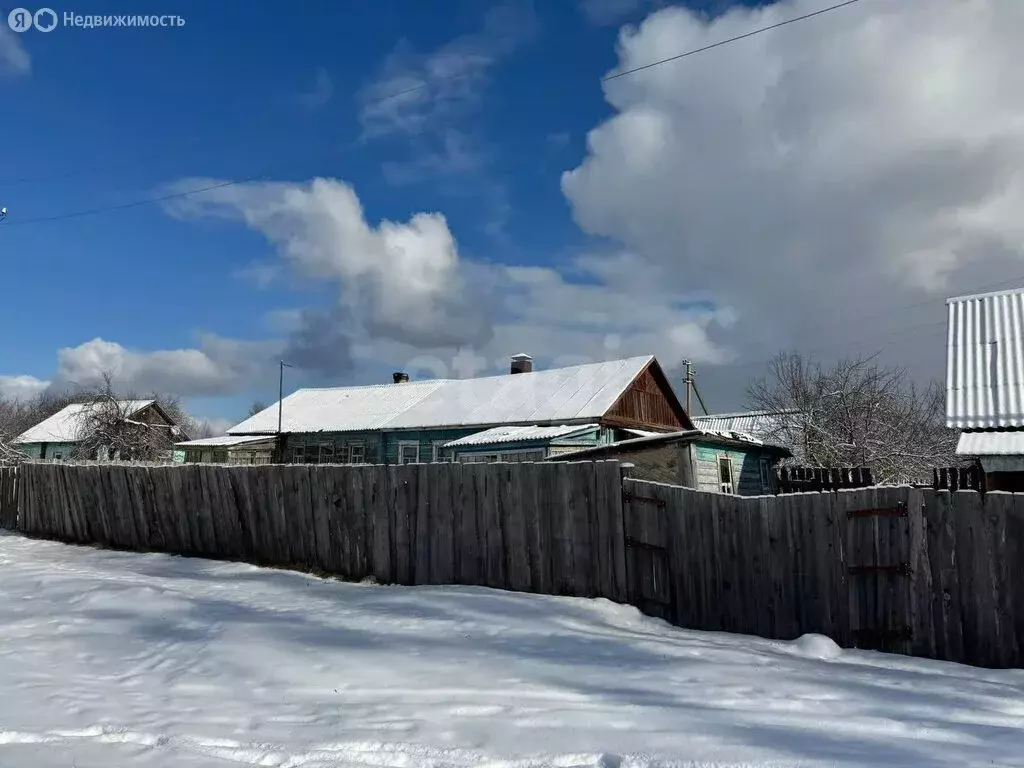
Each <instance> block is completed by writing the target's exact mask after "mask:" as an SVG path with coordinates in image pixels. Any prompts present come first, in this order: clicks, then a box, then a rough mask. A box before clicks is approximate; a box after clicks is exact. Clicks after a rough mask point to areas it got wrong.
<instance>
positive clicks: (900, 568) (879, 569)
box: [846, 563, 914, 576]
mask: <svg viewBox="0 0 1024 768" xmlns="http://www.w3.org/2000/svg"><path fill="white" fill-rule="evenodd" d="M846 570H847V572H848V573H850V574H851V575H853V576H858V575H860V574H863V573H892V574H894V575H896V576H910V575H911V574H912V573H913V572H914V569H913V568H911V567H910V563H899V564H898V565H851V566H850V567H849V568H847V569H846Z"/></svg>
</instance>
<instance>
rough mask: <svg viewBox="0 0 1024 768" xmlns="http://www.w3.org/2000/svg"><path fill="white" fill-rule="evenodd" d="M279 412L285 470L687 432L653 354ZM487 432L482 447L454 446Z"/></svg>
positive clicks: (323, 398) (268, 431)
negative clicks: (308, 465) (288, 465)
mask: <svg viewBox="0 0 1024 768" xmlns="http://www.w3.org/2000/svg"><path fill="white" fill-rule="evenodd" d="M280 406H281V409H280V416H281V430H280V435H279V436H278V440H279V445H278V458H279V460H282V461H285V462H289V463H313V464H316V463H342V464H345V463H352V464H358V463H373V464H409V463H427V462H436V461H451V460H453V459H458V460H460V461H476V460H482V461H492V460H493V461H498V460H501V461H506V460H516V459H515V458H514V457H516V456H520V455H523V454H524V453H525V454H526V455H529V456H531V458H534V459H536V458H546V457H547V456H548V455H551V454H552V453H556V452H558V451H564V450H570V449H572V450H576V449H579V448H581V447H588V446H594V445H601V444H604V443H611V442H614V441H616V440H621V439H625V438H629V437H637V436H644V435H650V434H655V433H664V432H674V431H678V430H680V429H692V428H693V424H692V423H691V421H690V418H689V416H688V415H687V414H686V412H685V411H684V409H683V407H682V405H681V404H680V402H679V399H678V398H677V397H676V395H675V392H674V391H673V389H672V386H671V385H670V383H669V381H668V378H667V377H666V375H665V373H664V371H663V370H662V368H661V366H660V365H659V364H658V361H657V360H656V359H655V358H654V357H653V356H644V357H633V358H628V359H625V360H609V361H605V362H599V363H588V364H585V365H576V366H570V367H565V368H553V369H548V370H538V371H535V370H533V361H532V359H531V358H530V357H529V356H527V355H516V356H515V357H514V358H513V359H512V363H511V366H510V369H509V372H508V373H506V374H503V375H500V376H487V377H481V378H474V379H435V380H429V381H409V380H408V377H407V376H405V375H404V374H401V373H396V374H395V375H394V376H393V379H392V382H391V383H389V384H378V385H371V386H362V387H329V388H315V389H300V390H298V391H296V392H294V393H292V394H290V395H288V396H287V397H285V398H284V399H283V400H282V401H281V403H280ZM277 425H278V404H276V403H275V404H274V405H272V406H271V407H269V408H267V409H266V410H264V411H261V412H260V413H257V414H256V415H254V416H252V417H250V418H248V419H246V420H245V421H243V422H242V423H240V424H238V425H236V426H234V427H232V428H231V429H230V430H228V434H229V435H232V436H238V437H241V436H260V435H263V436H266V435H277ZM509 428H516V429H515V430H513V431H511V432H506V433H504V434H501V432H500V430H501V429H505V430H508V429H509ZM496 430H497V431H496ZM487 432H489V433H490V434H489V435H486V436H485V437H484V438H483V439H484V440H486V441H487V442H477V443H475V444H473V443H465V442H463V443H459V442H458V441H460V440H464V439H465V438H469V437H470V436H473V435H477V436H479V435H480V434H481V433H487ZM524 438H526V439H524ZM494 457H498V458H494ZM527 460H529V459H527Z"/></svg>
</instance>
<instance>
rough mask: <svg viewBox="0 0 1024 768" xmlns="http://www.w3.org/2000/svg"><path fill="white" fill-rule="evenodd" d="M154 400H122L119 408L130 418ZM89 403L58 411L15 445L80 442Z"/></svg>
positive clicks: (24, 435) (18, 438) (27, 431)
mask: <svg viewBox="0 0 1024 768" xmlns="http://www.w3.org/2000/svg"><path fill="white" fill-rule="evenodd" d="M153 402H154V401H153V400H121V401H120V402H119V407H120V408H122V409H123V410H125V411H126V412H127V413H128V415H129V416H134V415H135V414H136V413H138V412H139V411H141V410H142V409H143V408H145V407H147V406H150V405H152V404H153ZM88 407H89V404H88V403H72V404H71V405H68V406H65V407H64V408H62V409H61V410H59V411H57V412H56V413H55V414H53V416H51V417H50V418H48V419H44V420H43V421H41V422H39V423H38V424H36V425H35V426H34V427H31V428H29V429H26V430H25V431H24V432H23V433H21V434H20V435H18V437H17V438H16V439H15V440H14V442H15V443H74V442H77V441H78V440H79V433H80V432H81V430H82V424H83V416H84V415H85V411H86V409H87V408H88Z"/></svg>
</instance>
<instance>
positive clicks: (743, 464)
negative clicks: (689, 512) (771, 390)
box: [549, 429, 792, 496]
mask: <svg viewBox="0 0 1024 768" xmlns="http://www.w3.org/2000/svg"><path fill="white" fill-rule="evenodd" d="M790 455H792V454H791V452H790V450H789V449H788V448H786V447H784V446H779V445H771V444H769V443H764V442H761V441H760V440H758V439H756V438H754V437H752V436H750V435H745V434H743V433H740V432H713V431H709V430H702V429H690V430H683V431H677V432H672V433H668V434H662V435H651V436H648V437H638V438H633V439H631V440H622V441H619V442H615V443H611V444H609V445H601V446H596V447H593V448H585V449H582V450H579V451H575V452H573V453H563V454H560V455H558V456H555V457H553V458H551V459H549V460H550V461H583V460H599V459H618V460H620V461H623V462H628V463H630V464H632V465H633V466H632V468H630V470H629V476H630V477H632V478H635V479H637V480H650V481H652V482H658V483H670V484H672V485H681V486H683V487H685V488H693V489H695V490H698V491H710V492H713V493H729V494H735V495H738V496H760V495H764V494H773V493H775V491H776V481H775V465H776V464H778V462H779V461H780V460H781V459H784V458H787V457H789V456H790Z"/></svg>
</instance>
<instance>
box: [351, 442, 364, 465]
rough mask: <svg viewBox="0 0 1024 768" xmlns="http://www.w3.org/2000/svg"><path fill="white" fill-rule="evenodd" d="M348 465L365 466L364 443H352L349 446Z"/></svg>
mask: <svg viewBox="0 0 1024 768" xmlns="http://www.w3.org/2000/svg"><path fill="white" fill-rule="evenodd" d="M348 463H349V464H365V463H366V447H365V446H364V445H363V444H362V443H350V444H349V446H348Z"/></svg>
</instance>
